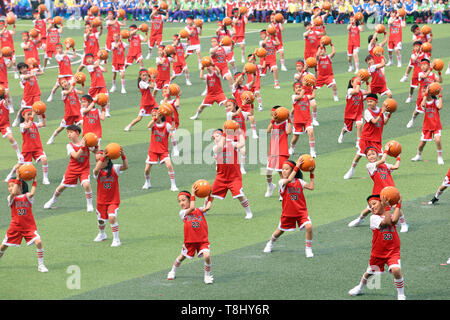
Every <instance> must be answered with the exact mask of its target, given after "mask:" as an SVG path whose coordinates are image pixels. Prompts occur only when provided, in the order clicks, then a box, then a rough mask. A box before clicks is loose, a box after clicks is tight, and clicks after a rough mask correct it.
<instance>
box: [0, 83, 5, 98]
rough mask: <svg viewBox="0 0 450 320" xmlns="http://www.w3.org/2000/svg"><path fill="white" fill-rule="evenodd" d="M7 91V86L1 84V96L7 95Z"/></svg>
mask: <svg viewBox="0 0 450 320" xmlns="http://www.w3.org/2000/svg"><path fill="white" fill-rule="evenodd" d="M5 92H6V89H5V87H4V86H2V85H1V84H0V97H3V96H4V95H5Z"/></svg>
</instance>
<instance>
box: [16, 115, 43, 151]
mask: <svg viewBox="0 0 450 320" xmlns="http://www.w3.org/2000/svg"><path fill="white" fill-rule="evenodd" d="M24 126H25V123H21V124H20V133H22V152H24V153H25V152H31V151H39V150H43V149H42V142H41V135H40V134H39V127H38V126H37V124H36V122H33V123H32V124H31V127H30V128H28V129H25V128H24Z"/></svg>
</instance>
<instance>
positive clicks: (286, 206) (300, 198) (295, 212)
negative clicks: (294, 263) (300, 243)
mask: <svg viewBox="0 0 450 320" xmlns="http://www.w3.org/2000/svg"><path fill="white" fill-rule="evenodd" d="M303 161H304V160H303V157H302V156H300V157H299V158H298V160H297V163H295V162H294V161H292V160H286V161H285V162H284V163H283V167H282V168H283V169H282V172H281V176H282V179H280V181H279V183H278V186H279V191H280V195H281V196H282V197H283V202H282V211H281V218H280V223H279V224H278V227H277V229H276V230H275V231H274V233H273V234H272V237H271V238H270V240H269V242H267V244H266V246H265V247H264V250H263V252H265V253H269V252H272V248H273V245H274V243H275V241H277V240H278V239H279V237H280V236H281V235H282V234H283V233H284V232H286V231H295V230H296V227H297V226H298V227H299V229H300V230H302V229H305V254H306V257H307V258H312V257H314V254H313V252H312V240H313V228H312V223H311V219H310V218H309V214H308V209H307V207H306V200H305V195H304V190H305V189H306V190H311V191H312V190H314V170H312V171H310V173H309V180H310V181H309V182H306V181H304V180H303V173H302V171H301V170H300V166H301V165H302V164H303Z"/></svg>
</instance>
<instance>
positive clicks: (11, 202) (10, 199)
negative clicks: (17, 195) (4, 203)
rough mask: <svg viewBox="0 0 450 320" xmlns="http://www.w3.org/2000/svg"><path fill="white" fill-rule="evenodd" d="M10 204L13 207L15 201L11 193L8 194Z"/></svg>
mask: <svg viewBox="0 0 450 320" xmlns="http://www.w3.org/2000/svg"><path fill="white" fill-rule="evenodd" d="M7 200H8V206H9V207H11V206H12V205H13V203H14V197H11V195H9V196H8V198H7Z"/></svg>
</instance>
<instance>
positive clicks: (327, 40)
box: [320, 36, 331, 46]
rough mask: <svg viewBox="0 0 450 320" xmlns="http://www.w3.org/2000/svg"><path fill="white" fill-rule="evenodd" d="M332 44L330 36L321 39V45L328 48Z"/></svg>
mask: <svg viewBox="0 0 450 320" xmlns="http://www.w3.org/2000/svg"><path fill="white" fill-rule="evenodd" d="M330 43H331V38H330V37H329V36H322V38H320V44H321V45H323V46H327V45H329V44H330Z"/></svg>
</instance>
